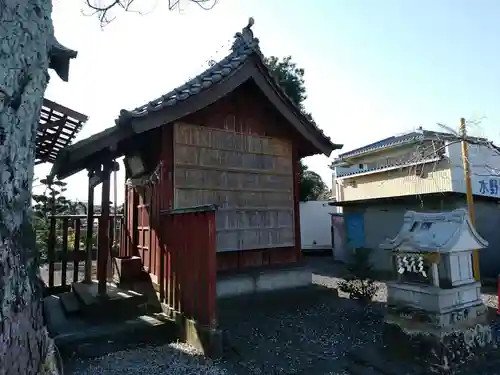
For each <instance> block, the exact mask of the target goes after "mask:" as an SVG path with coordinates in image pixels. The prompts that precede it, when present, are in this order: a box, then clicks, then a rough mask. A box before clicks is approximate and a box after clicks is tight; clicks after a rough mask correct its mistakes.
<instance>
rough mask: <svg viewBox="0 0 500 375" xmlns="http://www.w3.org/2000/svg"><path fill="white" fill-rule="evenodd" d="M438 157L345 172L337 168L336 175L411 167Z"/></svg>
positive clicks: (343, 175) (436, 159) (342, 175)
mask: <svg viewBox="0 0 500 375" xmlns="http://www.w3.org/2000/svg"><path fill="white" fill-rule="evenodd" d="M439 159H440V158H439V157H427V158H422V159H419V160H414V161H411V162H406V163H394V164H386V165H381V166H378V167H374V168H367V169H361V170H356V171H351V172H345V173H342V172H340V170H339V171H337V177H347V176H354V175H358V174H364V173H370V172H375V171H378V170H383V169H388V170H391V169H395V168H409V167H412V166H414V165H416V164H426V163H433V162H436V161H439Z"/></svg>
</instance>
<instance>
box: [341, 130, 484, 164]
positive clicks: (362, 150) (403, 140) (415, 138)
mask: <svg viewBox="0 0 500 375" xmlns="http://www.w3.org/2000/svg"><path fill="white" fill-rule="evenodd" d="M457 138H458V136H457V135H455V134H451V133H443V132H437V131H432V130H423V129H420V130H417V131H412V132H409V133H405V134H402V135H397V136H392V137H389V138H385V139H382V140H380V141H377V142H375V143H370V144H369V145H366V146H363V147H359V148H356V149H354V150H351V151H348V152H345V153H343V154H340V155H339V157H338V159H339V160H342V159H347V158H351V157H355V156H359V155H362V154H366V153H369V152H374V151H378V150H383V149H386V148H391V147H395V146H401V145H405V144H412V143H418V142H422V141H423V140H425V139H429V140H445V139H457ZM469 138H470V139H475V140H477V141H485V139H483V138H476V137H469Z"/></svg>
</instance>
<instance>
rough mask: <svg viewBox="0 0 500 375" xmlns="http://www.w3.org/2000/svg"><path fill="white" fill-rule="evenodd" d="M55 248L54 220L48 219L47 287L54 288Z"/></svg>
mask: <svg viewBox="0 0 500 375" xmlns="http://www.w3.org/2000/svg"><path fill="white" fill-rule="evenodd" d="M55 247H56V218H55V217H51V218H50V226H49V238H48V244H47V256H48V258H49V259H48V260H49V287H53V286H54V261H55V259H54V258H55V251H56V249H55Z"/></svg>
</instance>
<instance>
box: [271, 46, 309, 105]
mask: <svg viewBox="0 0 500 375" xmlns="http://www.w3.org/2000/svg"><path fill="white" fill-rule="evenodd" d="M264 63H265V64H266V65H267V66H268V68H269V69H270V70H271V71H272V72H273V73H274V76H275V77H276V79H277V80H278V83H279V84H280V86H281V87H282V88H283V90H284V91H285V93H286V94H287V95H288V97H289V98H290V99H291V100H292V101H293V102H294V103H295V104H296V105H297V106H299V107H300V108H301V109H303V102H304V100H306V99H307V95H306V87H305V80H304V69H301V68H298V67H297V64H295V63H294V62H293V61H292V56H286V57H283V58H282V59H281V60H280V59H278V58H277V57H276V56H270V57H266V58H265V59H264Z"/></svg>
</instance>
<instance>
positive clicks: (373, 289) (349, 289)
mask: <svg viewBox="0 0 500 375" xmlns="http://www.w3.org/2000/svg"><path fill="white" fill-rule="evenodd" d="M370 257H371V249H366V248H359V249H356V250H355V251H354V253H353V256H352V260H351V262H350V266H349V267H348V270H349V275H348V276H347V277H346V278H345V280H343V281H341V282H339V289H340V290H341V291H342V292H344V293H349V296H350V297H351V298H353V299H357V300H359V301H361V302H369V301H371V300H372V298H373V296H374V295H375V294H376V293H377V291H378V285H376V284H375V281H374V271H373V265H372V263H371V260H370Z"/></svg>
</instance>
